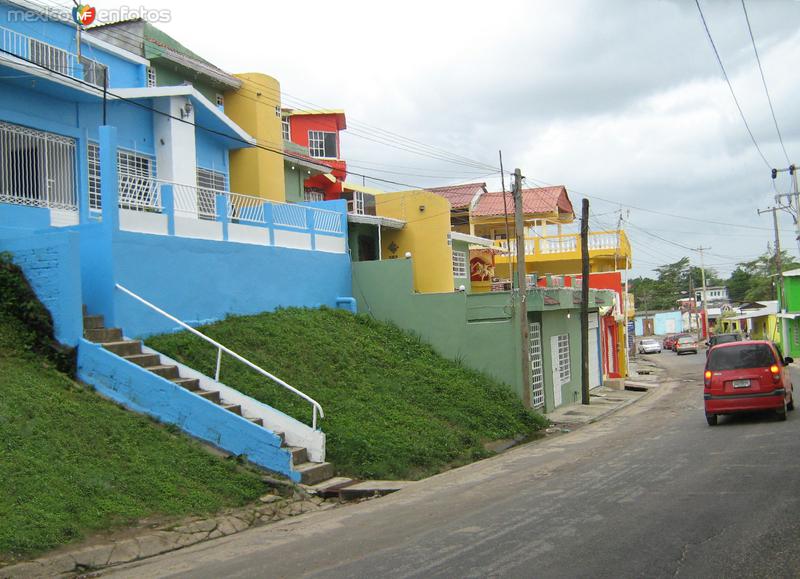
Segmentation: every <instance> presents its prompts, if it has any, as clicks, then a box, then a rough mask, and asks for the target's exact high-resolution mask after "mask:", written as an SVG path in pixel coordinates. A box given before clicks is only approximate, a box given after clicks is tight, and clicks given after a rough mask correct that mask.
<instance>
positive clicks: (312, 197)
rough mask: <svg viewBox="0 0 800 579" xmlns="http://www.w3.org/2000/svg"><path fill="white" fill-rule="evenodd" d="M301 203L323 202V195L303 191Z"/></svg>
mask: <svg viewBox="0 0 800 579" xmlns="http://www.w3.org/2000/svg"><path fill="white" fill-rule="evenodd" d="M303 201H325V193H323V192H322V191H312V190H309V189H303Z"/></svg>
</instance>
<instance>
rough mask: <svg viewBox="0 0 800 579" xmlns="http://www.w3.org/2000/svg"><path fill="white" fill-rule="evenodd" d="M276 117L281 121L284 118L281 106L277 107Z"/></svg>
mask: <svg viewBox="0 0 800 579" xmlns="http://www.w3.org/2000/svg"><path fill="white" fill-rule="evenodd" d="M275 116H276V117H278V118H279V119H280V118H283V111H282V110H281V105H275Z"/></svg>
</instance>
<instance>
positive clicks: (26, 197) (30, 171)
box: [0, 121, 78, 210]
mask: <svg viewBox="0 0 800 579" xmlns="http://www.w3.org/2000/svg"><path fill="white" fill-rule="evenodd" d="M0 201H3V202H6V203H15V204H18V205H28V206H33V207H53V208H56V209H68V210H76V209H77V207H78V205H77V196H76V193H75V139H72V138H70V137H63V136H61V135H56V134H53V133H47V132H44V131H37V130H35V129H30V128H28V127H23V126H20V125H13V124H11V123H6V122H3V121H0Z"/></svg>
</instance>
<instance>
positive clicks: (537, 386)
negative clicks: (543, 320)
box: [528, 322, 544, 408]
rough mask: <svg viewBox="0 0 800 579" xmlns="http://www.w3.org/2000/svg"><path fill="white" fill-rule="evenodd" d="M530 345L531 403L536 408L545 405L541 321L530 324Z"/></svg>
mask: <svg viewBox="0 0 800 579" xmlns="http://www.w3.org/2000/svg"><path fill="white" fill-rule="evenodd" d="M528 345H529V351H528V354H529V357H530V361H531V404H532V405H533V407H534V408H541V407H543V406H544V359H543V356H542V325H541V324H540V323H539V322H531V323H530V324H529V332H528Z"/></svg>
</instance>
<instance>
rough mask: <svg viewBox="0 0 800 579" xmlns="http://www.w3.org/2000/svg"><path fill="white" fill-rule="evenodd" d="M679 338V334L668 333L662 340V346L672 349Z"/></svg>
mask: <svg viewBox="0 0 800 579" xmlns="http://www.w3.org/2000/svg"><path fill="white" fill-rule="evenodd" d="M677 340H678V334H667V335H666V336H664V341H663V342H661V346H662V347H663V348H664V349H665V350H671V349H672V348H673V347H674V346H675V342H676V341H677Z"/></svg>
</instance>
